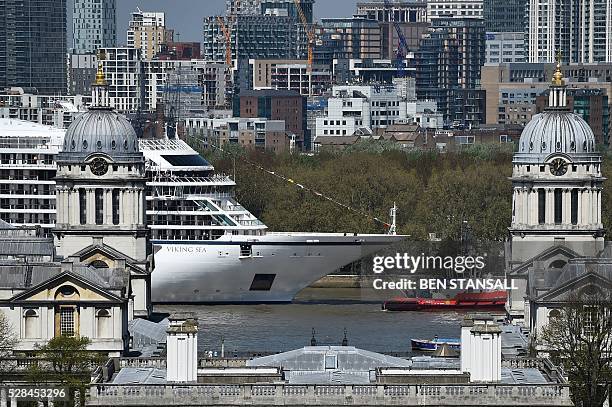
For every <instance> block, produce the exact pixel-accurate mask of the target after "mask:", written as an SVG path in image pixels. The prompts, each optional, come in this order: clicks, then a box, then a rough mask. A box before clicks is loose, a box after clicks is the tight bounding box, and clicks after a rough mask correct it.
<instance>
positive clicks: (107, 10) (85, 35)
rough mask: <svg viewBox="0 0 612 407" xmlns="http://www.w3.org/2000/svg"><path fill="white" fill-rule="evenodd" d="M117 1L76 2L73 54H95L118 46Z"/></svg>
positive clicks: (73, 25)
mask: <svg viewBox="0 0 612 407" xmlns="http://www.w3.org/2000/svg"><path fill="white" fill-rule="evenodd" d="M116 8H117V7H116V0H74V7H73V9H72V33H73V34H72V35H73V41H72V44H73V45H72V52H73V53H75V54H95V53H96V52H97V50H98V48H112V47H116V46H117V17H116V13H117V11H116Z"/></svg>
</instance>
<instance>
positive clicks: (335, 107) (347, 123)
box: [315, 84, 442, 141]
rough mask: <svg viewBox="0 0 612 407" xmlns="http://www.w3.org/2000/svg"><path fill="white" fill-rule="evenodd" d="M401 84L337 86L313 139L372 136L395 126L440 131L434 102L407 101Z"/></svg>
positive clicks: (440, 122)
mask: <svg viewBox="0 0 612 407" xmlns="http://www.w3.org/2000/svg"><path fill="white" fill-rule="evenodd" d="M405 94H406V93H405V91H404V90H403V89H402V86H401V85H400V84H394V85H387V86H384V85H383V86H380V85H336V86H334V87H333V89H332V96H331V97H330V98H329V100H328V106H327V114H326V115H325V116H323V117H318V118H316V125H315V128H316V137H315V141H316V140H317V139H318V138H319V137H325V136H354V135H358V134H360V133H365V134H373V133H374V132H375V130H376V129H384V128H386V127H388V126H390V125H392V124H396V123H420V124H422V125H423V126H424V127H425V126H431V127H434V128H435V127H441V126H442V117H441V115H438V114H437V109H436V102H435V101H432V100H428V101H421V100H415V99H410V100H408V99H407V98H406V97H405V96H404V95H405Z"/></svg>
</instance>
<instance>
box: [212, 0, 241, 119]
mask: <svg viewBox="0 0 612 407" xmlns="http://www.w3.org/2000/svg"><path fill="white" fill-rule="evenodd" d="M240 1H241V0H234V7H233V8H231V13H230V15H229V16H227V24H225V21H223V18H222V17H217V23H218V24H219V27H221V31H222V32H223V37H224V39H225V65H226V78H225V80H226V84H227V83H228V81H229V83H230V86H226V89H231V88H233V82H234V78H233V75H232V67H233V63H232V31H233V30H234V28H235V25H236V20H237V15H238V9H239V8H240ZM236 58H238V48H237V47H236ZM231 94H232V93H231V91H228V92H227V93H226V98H225V99H226V105H227V106H228V107H229V106H231Z"/></svg>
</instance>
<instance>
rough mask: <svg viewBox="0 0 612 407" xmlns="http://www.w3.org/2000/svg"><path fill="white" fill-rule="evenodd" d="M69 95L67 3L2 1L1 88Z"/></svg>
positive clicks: (0, 39) (57, 1) (63, 0)
mask: <svg viewBox="0 0 612 407" xmlns="http://www.w3.org/2000/svg"><path fill="white" fill-rule="evenodd" d="M13 86H14V87H26V88H36V90H37V91H38V92H39V93H45V94H66V92H67V84H66V0H0V88H5V87H13Z"/></svg>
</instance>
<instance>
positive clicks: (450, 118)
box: [415, 18, 485, 128]
mask: <svg viewBox="0 0 612 407" xmlns="http://www.w3.org/2000/svg"><path fill="white" fill-rule="evenodd" d="M484 59H485V31H484V22H483V20H482V19H480V18H464V19H459V18H435V19H433V20H432V26H431V28H430V31H429V32H428V33H427V34H426V35H425V36H424V38H423V41H422V44H421V49H420V50H419V51H418V52H417V53H416V55H415V61H416V64H417V71H416V89H417V97H418V98H419V99H434V100H435V101H436V102H437V104H438V111H439V112H440V113H442V114H443V116H444V120H445V122H446V124H447V125H448V126H450V125H455V126H464V127H469V128H474V127H478V125H479V124H480V123H484V110H485V107H484V92H483V91H482V90H480V89H479V88H480V77H481V76H480V69H481V66H482V65H483V64H484Z"/></svg>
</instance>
